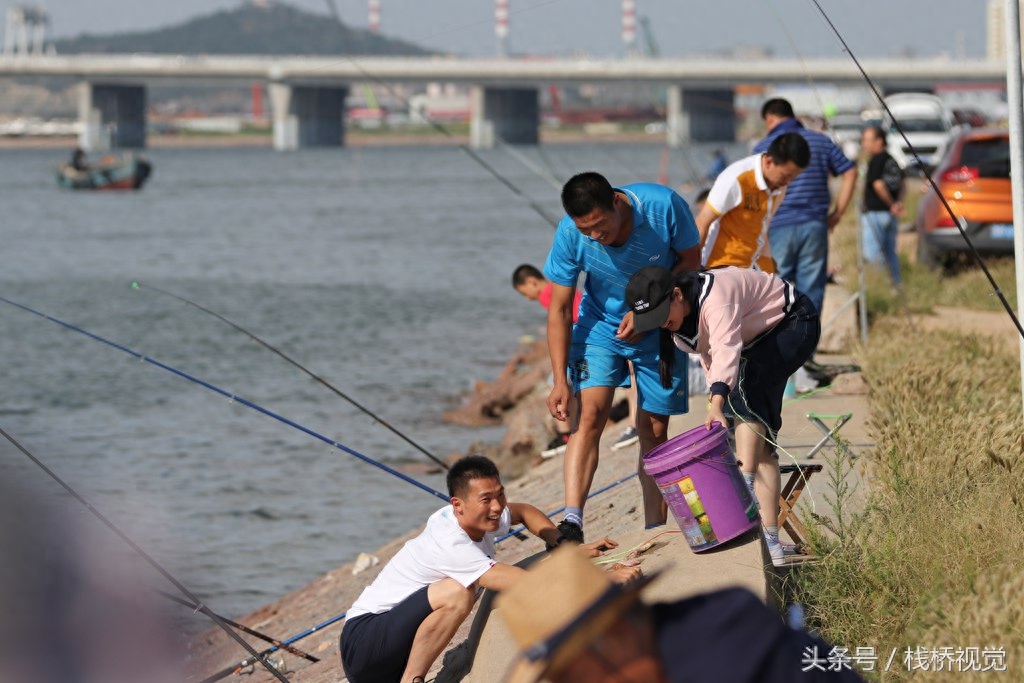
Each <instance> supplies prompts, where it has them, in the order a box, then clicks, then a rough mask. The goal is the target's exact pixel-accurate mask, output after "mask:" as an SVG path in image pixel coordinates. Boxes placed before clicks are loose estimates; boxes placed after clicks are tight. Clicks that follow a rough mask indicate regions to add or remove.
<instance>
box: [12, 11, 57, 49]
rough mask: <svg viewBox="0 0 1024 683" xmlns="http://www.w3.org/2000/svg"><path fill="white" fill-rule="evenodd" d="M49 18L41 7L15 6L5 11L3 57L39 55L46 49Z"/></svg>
mask: <svg viewBox="0 0 1024 683" xmlns="http://www.w3.org/2000/svg"><path fill="white" fill-rule="evenodd" d="M49 23H50V17H49V15H48V14H47V13H46V10H45V9H43V8H42V7H41V6H36V7H29V6H26V5H15V6H14V7H10V8H8V9H7V32H6V35H5V37H4V54H5V55H12V54H13V55H41V54H43V52H44V51H45V48H46V27H47V25H48V24H49Z"/></svg>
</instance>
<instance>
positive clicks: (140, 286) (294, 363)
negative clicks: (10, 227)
mask: <svg viewBox="0 0 1024 683" xmlns="http://www.w3.org/2000/svg"><path fill="white" fill-rule="evenodd" d="M132 289H136V290H138V289H151V290H153V291H154V292H159V293H160V294H163V295H165V296H169V297H171V298H172V299H177V300H178V301H180V302H182V303H185V304H188V305H189V306H193V307H195V308H198V309H199V310H200V311H202V312H203V313H206V314H208V315H212V316H213V317H214V318H216V319H217V320H220V321H221V322H223V323H225V324H227V325H230V326H231V327H233V328H234V329H236V330H238V331H239V332H241V333H242V334H244V335H245V336H247V337H249V338H250V339H252V340H253V341H254V342H256V343H257V344H260V345H261V346H263V347H264V348H266V349H269V350H270V351H273V352H274V353H275V354H277V355H278V357H279V358H283V359H284V360H285V361H287V362H288V363H290V364H291V365H292V366H294V367H296V368H298V369H299V370H301V371H302V372H304V373H306V374H307V375H308V376H310V377H312V378H313V379H314V380H316V381H317V382H319V383H320V384H322V385H324V386H325V387H327V388H328V389H330V390H331V391H333V392H334V393H335V394H337V395H338V396H340V397H341V398H343V399H345V400H346V401H348V402H349V403H351V404H352V405H354V406H355V407H356V408H358V409H359V410H361V411H363V413H365V414H366V415H369V416H370V417H372V418H373V419H374V420H376V421H377V422H378V423H379V424H381V425H383V426H385V427H386V428H388V429H389V430H391V432H392V433H393V434H395V435H396V436H398V437H399V438H401V439H402V440H403V441H405V442H406V443H407V444H409V445H410V446H412V447H413V448H415V449H416V450H418V451H419V452H420V453H422V454H423V455H425V456H427V457H428V458H430V459H431V460H433V461H434V462H435V463H437V464H438V465H440V466H441V467H443V468H444V469H446V470H447V469H449V468H448V463H446V462H444V461H443V460H440V459H439V458H437V457H435V456H434V455H433V454H432V453H430V451H428V450H427V449H425V448H424V447H423V446H421V445H419V444H418V443H416V442H415V441H413V440H412V439H410V438H409V437H408V436H406V435H405V434H403V433H402V432H400V431H398V430H397V429H395V428H394V427H392V426H391V424H389V423H388V421H387V420H384V419H382V418H381V417H379V416H377V415H376V414H374V413H373V412H372V411H371V410H370V409H369V408H367V407H366V406H364V405H363V404H361V403H359V402H358V401H356V400H355V399H354V398H352V397H351V396H348V395H347V394H345V393H344V392H342V391H341V390H340V389H338V388H337V387H335V386H334V385H333V384H331V383H330V382H328V381H327V380H325V379H324V378H323V377H321V376H320V375H317V374H315V373H314V372H312V371H311V370H309V369H308V368H306V367H305V366H304V365H302V364H301V363H299V362H298V361H296V360H294V359H293V358H291V357H290V356H288V355H287V354H285V353H284V352H283V351H281V350H280V349H279V348H277V347H276V346H273V345H272V344H269V343H267V342H265V341H264V340H262V339H260V338H259V337H257V336H256V335H255V334H253V333H252V332H250V331H249V330H247V329H245V328H244V327H242V326H241V325H239V324H237V323H235V322H233V321H231V320H229V319H227V318H226V317H224V316H223V315H221V314H220V313H217V312H216V311H212V310H210V309H209V308H206V307H205V306H202V305H201V304H197V303H196V302H195V301H191V300H190V299H186V298H185V297H183V296H179V295H178V294H174V293H173V292H169V291H167V290H166V289H160V288H159V287H154V286H153V285H144V284H142V283H141V282H139V281H138V280H133V281H132Z"/></svg>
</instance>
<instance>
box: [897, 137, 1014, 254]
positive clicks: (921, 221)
mask: <svg viewBox="0 0 1024 683" xmlns="http://www.w3.org/2000/svg"><path fill="white" fill-rule="evenodd" d="M933 177H934V178H935V182H936V184H937V185H938V187H939V191H940V192H941V193H942V196H943V197H945V198H946V201H947V202H948V203H949V206H950V208H951V209H953V214H954V215H955V216H956V220H957V221H959V222H960V225H961V226H962V227H963V229H964V232H966V233H967V236H968V237H969V238H970V240H971V243H972V244H973V245H974V247H975V248H976V249H977V250H978V251H979V252H981V253H985V254H1013V203H1012V198H1011V192H1010V137H1009V133H1008V132H1007V131H1005V130H985V129H969V130H965V131H963V132H961V133H959V134H957V135H955V136H954V137H953V138H952V139H951V140H950V141H949V145H948V146H947V148H946V154H945V155H944V156H943V157H942V161H940V162H939V165H938V167H937V168H936V169H935V172H934V174H933ZM916 227H917V260H918V263H922V264H925V265H929V266H935V265H940V264H941V263H943V262H945V261H946V260H947V259H948V258H949V257H950V256H952V255H955V254H956V253H958V252H966V251H969V249H968V247H967V242H966V241H964V238H963V236H961V234H960V231H959V230H958V229H957V227H956V223H954V222H953V218H951V217H950V216H949V214H948V213H947V212H946V210H945V207H943V205H942V202H941V201H940V200H939V197H938V195H936V193H935V190H933V189H932V188H930V187H928V188H927V189H926V190H925V194H924V196H923V197H922V198H921V202H920V203H919V204H918V209H917V222H916Z"/></svg>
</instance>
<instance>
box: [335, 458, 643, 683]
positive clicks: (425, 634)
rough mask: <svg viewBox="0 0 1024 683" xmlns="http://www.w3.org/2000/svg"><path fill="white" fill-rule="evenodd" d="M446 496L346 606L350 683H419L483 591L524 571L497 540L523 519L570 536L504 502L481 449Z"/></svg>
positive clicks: (543, 531) (453, 473)
mask: <svg viewBox="0 0 1024 683" xmlns="http://www.w3.org/2000/svg"><path fill="white" fill-rule="evenodd" d="M448 495H450V496H451V504H450V505H445V506H444V507H443V508H441V509H440V510H438V511H437V512H435V513H434V514H432V515H431V516H430V518H429V519H428V520H427V526H426V528H424V530H423V532H422V533H421V534H420V535H419V536H417V537H416V538H414V539H412V540H411V541H409V542H408V543H406V544H405V545H404V546H403V547H402V549H401V550H399V551H398V553H397V554H395V556H394V557H393V558H391V561H389V562H388V563H387V564H386V565H385V566H384V568H383V569H382V570H381V572H380V574H378V575H377V578H376V579H374V581H373V583H371V584H370V585H369V586H367V587H366V589H365V590H363V592H362V593H361V594H360V595H359V598H357V599H356V602H355V604H354V605H352V607H351V608H349V610H348V612H347V613H346V615H345V628H344V629H342V632H341V639H340V646H341V663H342V666H343V667H344V669H345V675H346V676H347V678H348V680H349V681H350V682H351V683H399V682H401V683H417V682H418V683H422V681H423V678H424V677H425V676H426V675H427V671H428V670H429V669H430V666H431V665H432V664H433V662H434V660H435V659H437V657H438V655H440V654H441V651H442V650H444V648H445V647H446V646H447V645H448V643H449V641H451V639H452V637H453V636H454V635H455V632H456V631H457V630H458V628H459V626H460V625H461V624H462V622H463V621H465V620H466V617H467V616H469V613H470V611H471V610H472V609H473V605H474V603H475V602H476V598H477V596H478V595H479V593H480V592H481V591H482V590H483V589H484V588H489V589H491V590H499V591H500V590H504V589H506V588H509V587H511V586H512V585H514V584H515V583H516V582H517V581H518V580H519V579H521V578H522V577H524V576H525V575H526V571H525V570H524V569H521V568H519V567H516V566H513V565H510V564H503V563H501V562H495V561H494V543H495V539H496V538H498V537H499V536H502V535H504V534H507V533H508V531H509V528H510V527H511V526H512V525H515V524H524V525H526V528H527V529H529V530H530V531H531V532H532V533H533V534H534V535H535V536H537V537H539V538H540V539H541V540H543V541H544V542H545V543H546V544H547V547H548V549H549V550H550V549H553V548H554V547H555V546H557V545H558V544H559V543H560V542H561V541H562V540H563V539H562V537H561V536H560V535H559V533H558V530H557V529H556V528H555V525H554V524H552V523H551V520H549V519H548V518H547V517H546V516H545V515H544V513H543V512H541V511H540V510H538V509H537V508H536V507H534V506H532V505H528V504H526V503H508V502H507V501H506V500H505V487H504V486H502V484H501V478H500V477H499V475H498V468H497V467H496V466H495V465H494V463H493V462H491V461H490V460H488V459H487V458H485V457H483V456H479V455H471V456H468V457H465V458H462V459H461V460H459V461H458V462H456V463H455V464H454V465H452V467H451V469H450V470H448ZM616 545H617V544H616V543H615V541H613V540H611V539H610V538H603V539H601V540H600V541H597V542H595V543H592V544H590V545H588V546H583V548H582V552H583V553H584V554H586V555H591V556H596V555H600V554H601V552H602V551H603V550H605V549H611V548H614V547H616ZM640 574H641V572H640V569H639V567H626V568H623V569H617V570H614V571H613V572H609V578H610V579H611V580H612V581H614V582H617V583H625V582H628V581H632V580H634V579H636V578H637V577H638V576H640Z"/></svg>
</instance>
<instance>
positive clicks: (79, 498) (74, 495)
mask: <svg viewBox="0 0 1024 683" xmlns="http://www.w3.org/2000/svg"><path fill="white" fill-rule="evenodd" d="M0 436H3V437H4V438H5V439H7V440H8V441H10V442H11V444H12V445H13V446H14V447H15V448H17V449H18V450H19V451H21V453H22V454H23V455H24V456H25V457H26V458H28V459H29V460H31V461H32V462H33V463H35V465H36V466H37V467H39V469H41V470H42V471H43V472H45V473H46V474H47V475H48V476H49V477H50V478H51V479H53V480H54V481H55V482H57V483H58V484H60V486H61V487H62V488H63V489H64V490H65V491H67V492H68V494H70V495H71V497H72V498H74V499H75V500H77V501H78V502H79V503H81V504H82V505H84V506H85V509H87V510H88V511H89V512H91V513H92V514H93V515H95V516H96V518H97V519H99V520H100V521H101V522H103V524H104V525H105V526H106V527H107V528H108V529H110V530H111V531H113V532H114V533H115V534H116V535H117V537H118V538H120V539H121V540H122V541H124V542H125V543H126V544H127V545H128V546H129V547H130V548H131V549H132V550H134V551H135V552H136V553H138V554H139V557H141V558H142V559H144V560H145V561H146V562H148V563H149V564H150V566H152V567H153V568H154V569H156V570H157V571H158V572H160V575H161V576H163V577H164V578H165V579H167V580H168V581H169V582H170V583H171V584H172V585H173V586H174V587H175V588H177V589H178V591H179V592H180V593H181V594H182V595H184V596H186V597H187V598H188V599H189V600H191V601H192V603H193V605H194V607H195V609H196V611H198V612H202V613H203V614H205V615H206V616H208V617H209V618H210V619H211V620H213V623H215V624H217V626H219V627H220V628H221V629H223V630H224V631H225V632H226V633H227V634H228V635H229V636H231V638H232V639H234V640H235V641H236V642H237V643H238V644H239V645H241V646H242V647H243V648H244V649H245V651H246V652H248V653H249V654H250V656H252V657H255V659H254V660H253V662H254V663H255V662H257V661H258V662H259V663H260V664H262V665H263V666H264V667H265V668H266V669H267V671H269V672H270V673H271V674H273V676H274V678H276V679H277V680H279V681H281V683H290V681H289V680H288V679H287V678H285V676H284V674H282V673H281V672H280V671H278V670H277V669H276V668H274V667H273V666H272V665H271V664H270V662H268V661H267V660H266V658H265V656H264V655H260V653H258V652H257V651H256V650H255V648H253V646H252V645H250V644H249V643H247V642H245V640H244V639H243V638H242V637H241V636H240V635H238V634H237V633H236V632H235V631H234V630H232V629H231V628H230V627H229V626H228V625H227V623H225V622H224V620H223V619H221V617H220V616H219V615H217V613H216V612H214V611H213V610H211V609H210V608H209V607H207V606H206V605H204V604H203V602H202V600H200V599H199V598H198V597H196V596H195V595H194V594H193V593H192V591H190V590H189V589H188V588H186V587H185V586H184V584H182V583H181V582H180V581H178V580H177V579H176V578H174V576H172V575H171V573H170V572H168V571H167V570H166V569H164V568H163V567H162V566H161V565H160V563H159V562H157V561H156V560H154V559H153V558H152V557H151V556H150V555H149V553H147V552H146V551H145V550H143V549H142V548H141V547H139V545H138V544H137V543H135V541H133V540H132V539H130V538H129V537H128V536H127V535H126V534H125V533H124V532H122V531H121V530H120V529H119V528H117V526H116V525H115V524H114V523H113V522H111V521H110V520H109V519H107V518H106V517H105V516H104V515H103V513H101V512H100V511H99V510H97V509H96V508H95V507H93V505H92V503H90V502H89V501H87V500H86V499H85V498H83V497H82V496H81V495H80V494H79V493H78V491H76V490H75V489H73V488H71V486H70V485H68V483H67V482H65V481H64V480H63V479H61V478H60V477H59V476H57V474H56V473H55V472H54V471H53V470H51V469H50V468H49V467H47V466H46V465H45V464H44V463H43V461H41V460H40V459H39V458H37V457H36V456H34V455H33V454H32V453H30V452H29V450H28V449H27V448H25V447H24V446H22V445H21V443H20V442H18V440H17V439H15V438H14V437H13V436H11V435H10V434H8V433H7V432H6V431H5V430H4V429H3V428H2V427H0Z"/></svg>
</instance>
